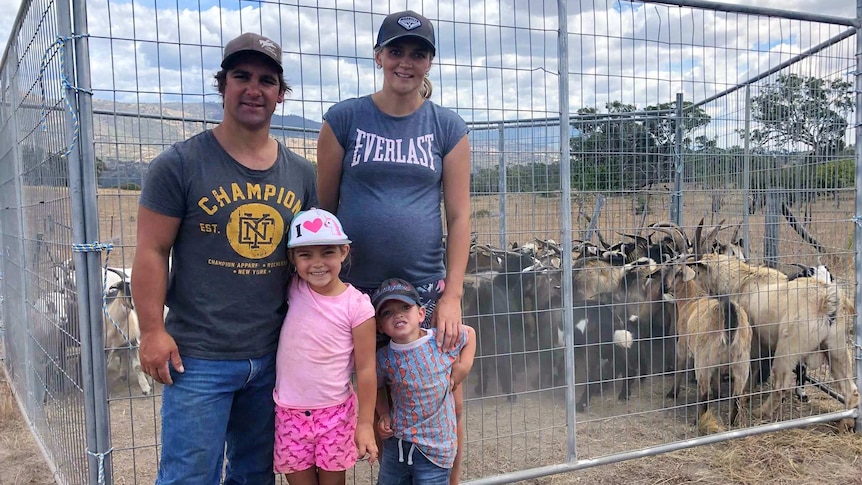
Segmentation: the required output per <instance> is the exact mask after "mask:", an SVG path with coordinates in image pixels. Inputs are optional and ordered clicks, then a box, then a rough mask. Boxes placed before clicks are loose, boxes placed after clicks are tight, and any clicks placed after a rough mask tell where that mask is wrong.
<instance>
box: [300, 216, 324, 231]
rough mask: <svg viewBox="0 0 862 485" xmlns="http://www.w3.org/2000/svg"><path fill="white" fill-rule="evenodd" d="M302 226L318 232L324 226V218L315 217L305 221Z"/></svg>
mask: <svg viewBox="0 0 862 485" xmlns="http://www.w3.org/2000/svg"><path fill="white" fill-rule="evenodd" d="M302 227H304V228H306V229H308V230H309V231H311V232H314V233H316V232H317V231H319V230H320V228H322V227H323V220H321V219H320V218H317V219H314V220H313V221H305V222H303V223H302Z"/></svg>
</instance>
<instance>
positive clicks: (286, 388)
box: [273, 276, 374, 409]
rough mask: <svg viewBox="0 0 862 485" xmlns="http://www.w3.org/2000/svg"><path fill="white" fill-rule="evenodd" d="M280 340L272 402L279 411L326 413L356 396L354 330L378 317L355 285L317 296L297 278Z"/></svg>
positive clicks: (294, 278)
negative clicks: (288, 409)
mask: <svg viewBox="0 0 862 485" xmlns="http://www.w3.org/2000/svg"><path fill="white" fill-rule="evenodd" d="M287 294H288V301H289V302H290V307H289V309H288V312H287V317H285V319H284V325H283V326H282V328H281V336H280V337H279V340H278V355H277V357H276V377H275V390H274V391H273V399H275V403H276V404H278V405H279V406H283V407H288V408H294V409H321V408H325V407H329V406H336V405H338V404H341V403H343V402H344V401H345V400H347V398H348V397H349V396H350V393H351V392H353V391H352V389H351V386H350V375H351V373H352V372H353V329H354V328H355V327H357V326H358V325H359V324H361V323H362V322H364V321H366V320H368V319H369V318H372V317H373V316H374V307H372V306H371V300H370V299H369V298H368V295H365V294H363V293H361V292H360V291H359V290H357V289H356V288H354V287H353V286H351V285H347V289H346V290H345V291H344V292H343V293H341V294H340V295H337V296H324V295H321V294H318V293H316V292H314V290H312V289H311V288H310V287H309V286H308V283H307V282H306V281H305V280H303V279H301V278H299V277H296V276H294V277H293V279H292V280H291V282H290V289H289V290H288V292H287Z"/></svg>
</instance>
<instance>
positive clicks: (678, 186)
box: [670, 93, 685, 226]
mask: <svg viewBox="0 0 862 485" xmlns="http://www.w3.org/2000/svg"><path fill="white" fill-rule="evenodd" d="M682 103H683V97H682V93H676V118H675V119H674V124H675V125H676V132H675V133H674V140H673V169H674V170H673V172H674V173H673V194H671V196H670V220H671V221H673V222H675V223H676V224H677V225H679V226H682V170H683V166H682V148H683V146H682V139H683V137H684V136H685V132H684V131H683V116H685V114H684V113H683V109H682Z"/></svg>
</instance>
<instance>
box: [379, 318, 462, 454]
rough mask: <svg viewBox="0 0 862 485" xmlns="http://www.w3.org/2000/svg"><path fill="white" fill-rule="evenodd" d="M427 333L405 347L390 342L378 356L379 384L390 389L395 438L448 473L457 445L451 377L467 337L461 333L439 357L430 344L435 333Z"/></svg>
mask: <svg viewBox="0 0 862 485" xmlns="http://www.w3.org/2000/svg"><path fill="white" fill-rule="evenodd" d="M426 332H427V334H426V335H425V336H424V337H421V338H419V339H418V340H416V341H413V342H411V343H409V344H397V343H395V342H390V343H389V345H387V346H386V347H382V348H381V349H380V350H378V351H377V385H378V386H383V385H384V384H387V385H389V394H390V396H391V397H392V409H391V411H390V415H391V417H392V431H393V432H394V435H395V437H396V438H400V439H402V440H404V441H409V442H411V443H413V444H415V445H416V447H417V448H419V451H421V452H422V454H423V455H425V456H426V457H427V458H428V460H430V461H431V462H432V463H434V464H435V465H437V466H440V467H442V468H452V465H453V464H454V462H455V454H456V452H457V447H458V444H457V436H456V428H457V421H456V419H455V398H454V396H453V395H452V393H451V392H449V376H450V374H451V372H452V364H454V363H455V362H456V361H457V360H458V355H459V354H460V353H461V349H462V348H464V345H465V344H466V343H467V333H466V332H463V333H462V334H461V340H460V341H459V342H458V345H457V347H456V348H455V349H454V350H452V351H448V352H443V351H441V350H440V348H439V347H438V346H437V342H436V341H435V340H434V329H428V330H426Z"/></svg>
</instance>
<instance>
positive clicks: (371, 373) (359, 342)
mask: <svg viewBox="0 0 862 485" xmlns="http://www.w3.org/2000/svg"><path fill="white" fill-rule="evenodd" d="M375 330H376V326H375V322H374V317H372V318H369V319H368V320H366V321H364V322H362V323H360V324H359V325H357V326H356V327H355V328H354V329H353V359H354V362H355V363H356V388H357V389H356V391H357V392H356V394H357V397H358V400H359V412H358V413H357V414H358V415H359V417H358V419H357V423H356V435H355V440H356V448H357V450H358V453H359V456H360V457H363V456H368V460H369V461H374V460H376V459H377V443H376V442H375V441H374V407H375V404H376V401H377V370H376V369H375V368H374V365H375V350H374V347H375V345H376V339H377V337H376V334H375Z"/></svg>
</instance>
